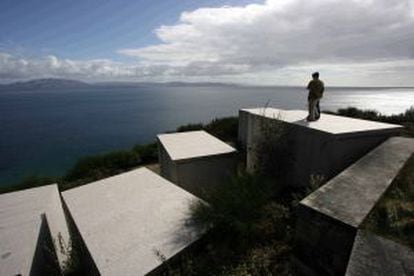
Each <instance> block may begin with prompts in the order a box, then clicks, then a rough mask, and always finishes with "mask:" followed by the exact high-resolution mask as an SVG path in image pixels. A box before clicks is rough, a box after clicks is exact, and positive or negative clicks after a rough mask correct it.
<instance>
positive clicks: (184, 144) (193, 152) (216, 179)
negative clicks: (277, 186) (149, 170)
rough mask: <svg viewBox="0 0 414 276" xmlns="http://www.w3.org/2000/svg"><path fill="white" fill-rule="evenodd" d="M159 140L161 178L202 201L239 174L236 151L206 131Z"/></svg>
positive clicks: (174, 135)
mask: <svg viewBox="0 0 414 276" xmlns="http://www.w3.org/2000/svg"><path fill="white" fill-rule="evenodd" d="M157 138H158V148H159V160H160V166H161V175H162V176H163V177H165V178H167V179H168V180H170V181H171V182H173V183H175V184H177V185H178V186H180V187H182V188H183V189H185V190H187V191H189V192H190V193H192V194H194V195H196V196H198V197H200V198H204V199H205V196H206V193H208V192H209V191H211V190H212V189H215V188H216V187H217V186H218V185H221V184H223V183H224V182H225V181H228V180H229V178H230V177H231V176H233V175H234V174H235V173H236V168H237V156H236V154H237V152H236V150H235V149H234V148H233V147H231V146H229V145H227V144H226V143H224V142H222V141H220V140H219V139H217V138H215V137H214V136H212V135H210V134H208V133H207V132H205V131H189V132H180V133H171V134H160V135H158V136H157Z"/></svg>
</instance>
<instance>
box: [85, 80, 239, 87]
mask: <svg viewBox="0 0 414 276" xmlns="http://www.w3.org/2000/svg"><path fill="white" fill-rule="evenodd" d="M93 85H95V86H116V87H148V86H162V87H185V86H190V87H210V86H237V84H230V83H220V82H179V81H176V82H128V81H108V82H96V83H94V84H93Z"/></svg>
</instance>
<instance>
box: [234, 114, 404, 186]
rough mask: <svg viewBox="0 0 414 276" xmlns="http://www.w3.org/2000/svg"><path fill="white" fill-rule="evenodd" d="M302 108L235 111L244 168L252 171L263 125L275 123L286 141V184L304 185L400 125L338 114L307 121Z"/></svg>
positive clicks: (360, 153)
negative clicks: (290, 163) (242, 150)
mask: <svg viewBox="0 0 414 276" xmlns="http://www.w3.org/2000/svg"><path fill="white" fill-rule="evenodd" d="M307 114H308V113H307V112H306V111H304V110H282V109H275V108H255V109H242V110H240V112H239V118H240V120H239V140H240V143H241V144H244V147H245V148H246V155H247V156H246V166H247V170H248V171H250V172H254V171H255V170H256V169H257V168H256V166H257V165H256V164H257V158H260V157H257V156H256V154H255V153H256V152H257V148H258V147H259V146H260V143H261V142H262V141H263V139H264V137H263V130H262V128H263V127H262V126H263V125H269V124H275V123H276V122H277V123H279V127H280V126H281V127H282V128H283V131H284V132H285V133H286V135H285V139H287V140H288V141H289V145H290V148H291V158H289V159H290V161H291V162H292V165H291V169H289V170H288V171H289V176H288V179H289V185H293V186H307V185H309V181H310V177H311V175H320V176H323V177H324V179H325V180H329V179H331V178H332V177H334V176H335V175H337V174H338V173H339V172H341V171H342V170H344V169H345V168H347V167H348V166H349V165H351V164H352V163H354V162H355V161H357V160H358V159H359V158H361V157H362V156H364V155H365V154H366V153H368V152H369V151H370V150H372V149H373V148H375V147H376V146H378V145H379V144H380V143H382V142H383V141H385V140H386V139H387V138H389V137H391V136H395V135H397V134H398V133H399V132H400V131H401V129H402V127H401V126H399V125H393V124H385V123H379V122H372V121H366V120H359V119H352V118H347V117H342V116H335V115H328V114H322V116H321V118H320V119H319V120H318V121H315V122H307V121H306V117H307Z"/></svg>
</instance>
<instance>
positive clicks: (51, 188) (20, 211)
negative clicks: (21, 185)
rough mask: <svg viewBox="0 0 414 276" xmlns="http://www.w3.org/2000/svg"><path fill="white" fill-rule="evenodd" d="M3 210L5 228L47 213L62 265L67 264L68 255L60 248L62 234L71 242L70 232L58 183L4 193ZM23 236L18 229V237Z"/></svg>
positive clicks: (1, 217)
mask: <svg viewBox="0 0 414 276" xmlns="http://www.w3.org/2000/svg"><path fill="white" fill-rule="evenodd" d="M0 210H1V211H0V229H5V230H7V229H15V228H16V227H19V226H20V225H25V223H27V222H31V221H33V220H35V221H37V220H38V219H39V218H40V216H41V215H44V216H45V217H46V219H47V224H48V228H49V230H50V234H51V237H52V239H53V241H54V246H55V251H56V254H57V258H58V261H59V264H60V266H61V267H63V265H64V263H65V262H66V260H67V257H68V256H67V255H66V254H63V253H62V252H61V250H60V246H59V239H60V238H59V237H61V239H62V240H63V241H64V242H65V243H67V242H69V231H68V227H67V224H66V218H65V215H64V212H63V209H62V204H61V201H60V194H59V191H58V188H57V185H56V184H53V185H47V186H42V187H37V188H32V189H27V190H22V191H17V192H12V193H7V194H1V195H0ZM12 233H13V232H11V234H12ZM19 238H20V236H19V235H18V232H16V236H15V237H14V239H19ZM2 239H3V236H0V240H2ZM28 246H29V245H28ZM29 247H30V246H29Z"/></svg>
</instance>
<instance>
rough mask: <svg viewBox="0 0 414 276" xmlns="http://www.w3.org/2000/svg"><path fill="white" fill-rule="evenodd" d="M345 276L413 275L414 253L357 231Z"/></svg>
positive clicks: (372, 235) (401, 246) (404, 247)
mask: <svg viewBox="0 0 414 276" xmlns="http://www.w3.org/2000/svg"><path fill="white" fill-rule="evenodd" d="M345 275H347V276H357V275H358V276H359V275H384V276H389V275H401V276H403V275H407V276H408V275H414V251H413V250H412V249H410V248H409V247H406V246H404V245H401V244H398V243H396V242H393V241H391V240H387V239H384V238H381V237H379V236H376V235H374V234H369V233H366V232H363V231H361V230H359V231H358V234H357V236H356V238H355V243H354V246H353V248H352V253H351V257H350V260H349V263H348V267H347V271H346V274H345Z"/></svg>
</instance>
